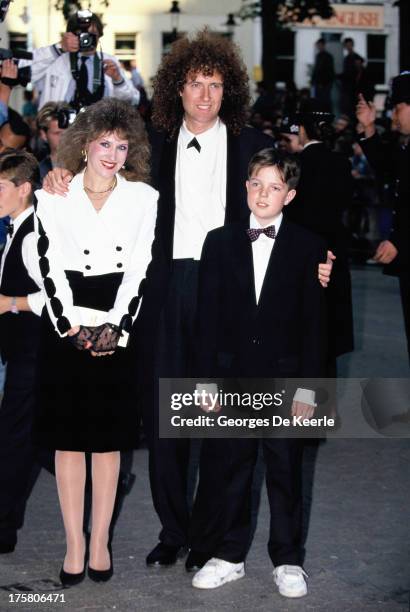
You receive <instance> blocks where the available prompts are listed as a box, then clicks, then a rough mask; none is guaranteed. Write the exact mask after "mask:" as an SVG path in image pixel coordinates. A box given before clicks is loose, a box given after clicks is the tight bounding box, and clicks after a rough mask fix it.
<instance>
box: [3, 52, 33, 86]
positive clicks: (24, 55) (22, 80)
mask: <svg viewBox="0 0 410 612" xmlns="http://www.w3.org/2000/svg"><path fill="white" fill-rule="evenodd" d="M6 59H12V60H13V62H14V63H15V64H18V61H19V60H21V59H23V60H32V59H33V54H32V53H30V51H26V50H25V49H13V51H11V50H10V49H0V66H1V65H2V63H3V60H6ZM1 80H2V82H3V83H4V84H5V85H8V86H9V87H15V86H16V85H21V86H22V87H26V85H27V84H28V83H30V81H31V68H30V66H24V67H23V68H19V69H18V71H17V78H16V79H9V78H2V79H1Z"/></svg>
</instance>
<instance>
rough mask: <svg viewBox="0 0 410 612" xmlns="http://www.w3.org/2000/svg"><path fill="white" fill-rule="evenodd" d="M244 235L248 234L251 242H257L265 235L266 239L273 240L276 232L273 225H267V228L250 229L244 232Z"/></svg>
mask: <svg viewBox="0 0 410 612" xmlns="http://www.w3.org/2000/svg"><path fill="white" fill-rule="evenodd" d="M246 233H247V234H248V236H249V239H250V241H251V242H254V241H255V240H257V239H258V238H259V236H260V235H261V234H265V235H266V236H267V237H268V238H275V236H276V230H275V226H274V225H269V226H268V227H261V228H258V229H253V228H252V227H251V228H249V229H247V230H246Z"/></svg>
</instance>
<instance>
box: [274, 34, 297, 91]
mask: <svg viewBox="0 0 410 612" xmlns="http://www.w3.org/2000/svg"><path fill="white" fill-rule="evenodd" d="M275 36H276V37H277V40H276V49H277V55H276V80H277V81H285V82H286V81H293V80H294V65H295V32H293V31H292V30H288V29H285V28H284V29H281V30H278V31H277V32H276V34H275Z"/></svg>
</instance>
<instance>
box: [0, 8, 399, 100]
mask: <svg viewBox="0 0 410 612" xmlns="http://www.w3.org/2000/svg"><path fill="white" fill-rule="evenodd" d="M83 5H84V7H85V6H87V5H90V7H91V10H93V11H94V12H96V13H98V14H102V19H103V22H104V24H105V29H104V37H103V38H102V41H101V42H102V48H103V51H106V52H107V53H110V54H114V55H116V56H117V57H118V58H119V59H124V60H129V59H135V60H136V61H137V65H138V68H139V70H140V72H141V74H142V76H143V78H144V81H145V83H146V84H147V86H148V89H149V84H150V80H151V79H152V77H153V76H154V74H155V72H156V70H157V67H158V64H159V62H160V60H161V57H162V54H163V53H164V51H165V50H166V48H167V46H168V45H169V41H170V38H171V37H172V22H171V15H170V9H171V6H172V5H177V6H178V8H179V9H180V11H181V12H180V14H179V20H178V30H179V32H186V33H193V32H195V31H196V30H198V29H200V28H202V27H203V26H204V25H207V26H209V28H210V29H211V30H213V31H215V32H220V33H225V34H226V33H227V26H226V25H225V24H226V21H227V16H228V14H229V13H234V14H235V13H236V12H237V11H238V10H239V9H240V7H241V1H240V0H181V1H180V2H178V3H172V2H171V1H170V0H111V2H110V5H109V7H108V8H105V7H104V6H103V4H102V3H101V2H100V1H99V0H93V1H91V2H84V3H83ZM333 8H334V10H335V16H334V17H333V18H332V19H331V20H328V21H323V20H317V21H316V22H314V23H313V24H312V23H305V24H298V25H294V26H290V27H287V28H285V29H284V30H282V32H281V33H280V35H279V36H280V41H279V42H280V44H279V49H280V52H279V58H278V68H279V80H289V79H290V80H294V81H295V83H296V85H297V86H298V87H305V86H309V82H310V72H311V68H312V66H313V63H314V43H315V41H316V40H317V39H318V38H320V37H324V38H325V39H326V40H327V42H328V45H327V46H328V50H329V51H330V52H332V53H333V55H334V58H335V66H336V70H337V71H338V70H339V69H341V65H342V60H343V56H342V40H343V39H344V38H345V37H351V38H353V39H354V41H355V49H356V51H357V52H358V53H359V54H360V55H362V56H363V57H364V58H365V59H366V61H367V62H368V65H369V67H370V68H371V70H372V74H373V75H374V77H375V81H376V82H377V83H378V85H381V86H383V85H384V86H386V85H387V83H388V81H389V79H390V78H391V77H392V76H394V75H395V74H397V73H398V69H399V47H398V44H399V42H398V41H399V24H398V19H399V17H398V9H397V8H396V7H394V6H393V0H388V1H387V2H377V1H367V0H362V1H361V2H355V1H354V0H350V2H348V3H336V2H335V4H333ZM235 19H236V23H237V24H238V25H237V26H236V27H235V28H234V29H233V38H234V40H235V42H236V43H237V44H238V45H239V46H240V47H241V50H242V54H243V57H244V61H245V64H246V66H247V68H248V71H249V75H250V77H251V79H254V80H258V79H260V78H261V76H262V75H261V71H260V64H261V52H262V40H261V30H260V24H259V23H258V21H257V20H255V21H253V22H252V21H245V22H243V21H241V20H240V19H239V18H238V17H236V18H235ZM64 31H65V23H64V19H63V16H62V14H61V11H57V10H56V9H55V0H14V2H13V3H12V4H11V5H10V9H9V13H8V16H7V18H6V22H5V24H2V29H1V30H0V36H1V37H2V40H1V46H3V47H7V45H8V44H9V43H10V46H15V47H16V46H17V47H18V46H24V45H28V46H30V44H32V46H33V47H35V48H38V47H42V46H45V45H49V44H53V43H56V42H58V41H59V40H60V39H61V35H62V33H63V32H64Z"/></svg>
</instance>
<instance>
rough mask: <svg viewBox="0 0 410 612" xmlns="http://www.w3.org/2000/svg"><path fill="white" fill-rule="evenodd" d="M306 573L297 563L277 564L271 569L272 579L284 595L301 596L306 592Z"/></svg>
mask: <svg viewBox="0 0 410 612" xmlns="http://www.w3.org/2000/svg"><path fill="white" fill-rule="evenodd" d="M305 577H306V578H307V573H306V572H305V571H304V570H303V569H302V568H301V567H300V566H299V565H279V566H278V567H275V569H274V570H273V579H274V581H275V584H276V585H277V587H278V590H279V593H280V594H281V595H283V596H284V597H303V596H304V595H306V594H307V584H306V580H305Z"/></svg>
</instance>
